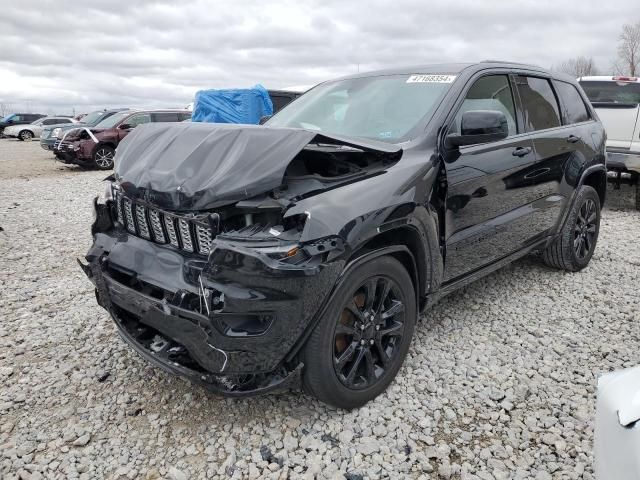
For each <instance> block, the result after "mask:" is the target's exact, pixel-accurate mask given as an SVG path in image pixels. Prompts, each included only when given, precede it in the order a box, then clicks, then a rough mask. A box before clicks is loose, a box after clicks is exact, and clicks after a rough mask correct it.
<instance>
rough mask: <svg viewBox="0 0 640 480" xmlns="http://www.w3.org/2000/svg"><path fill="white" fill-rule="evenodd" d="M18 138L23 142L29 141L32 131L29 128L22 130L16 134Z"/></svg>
mask: <svg viewBox="0 0 640 480" xmlns="http://www.w3.org/2000/svg"><path fill="white" fill-rule="evenodd" d="M18 138H19V139H20V140H22V141H23V142H29V141H31V139H32V138H33V132H31V131H29V130H22V131H21V132H20V133H19V134H18Z"/></svg>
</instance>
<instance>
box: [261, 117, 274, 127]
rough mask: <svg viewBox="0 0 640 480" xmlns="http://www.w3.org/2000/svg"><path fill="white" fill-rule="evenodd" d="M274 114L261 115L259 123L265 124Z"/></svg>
mask: <svg viewBox="0 0 640 480" xmlns="http://www.w3.org/2000/svg"><path fill="white" fill-rule="evenodd" d="M271 117H273V115H265V116H264V117H260V121H259V122H258V124H259V125H264V124H265V122H266V121H267V120H269V119H270V118H271Z"/></svg>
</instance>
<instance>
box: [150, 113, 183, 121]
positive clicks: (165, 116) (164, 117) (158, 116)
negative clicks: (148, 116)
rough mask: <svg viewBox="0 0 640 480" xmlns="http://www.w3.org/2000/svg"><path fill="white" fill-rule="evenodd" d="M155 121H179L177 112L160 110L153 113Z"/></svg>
mask: <svg viewBox="0 0 640 480" xmlns="http://www.w3.org/2000/svg"><path fill="white" fill-rule="evenodd" d="M153 121H154V122H177V121H178V113H177V112H158V113H154V114H153Z"/></svg>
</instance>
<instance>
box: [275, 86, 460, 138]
mask: <svg viewBox="0 0 640 480" xmlns="http://www.w3.org/2000/svg"><path fill="white" fill-rule="evenodd" d="M454 79H455V76H452V75H384V76H376V77H363V78H352V79H347V80H338V81H335V82H328V83H323V84H322V85H319V86H317V87H315V88H314V89H312V90H310V91H309V92H307V93H305V94H304V95H302V96H301V97H300V98H298V99H297V100H296V101H294V102H292V103H290V104H289V105H287V106H286V107H285V108H284V109H282V110H281V111H280V112H278V113H277V114H276V115H275V116H274V117H273V118H271V119H270V120H269V121H268V122H267V125H269V126H273V127H294V128H306V129H308V130H317V131H318V132H322V133H327V134H336V135H346V136H353V137H364V138H370V139H375V140H382V141H385V142H390V143H394V142H400V141H404V140H407V139H409V138H410V136H411V133H412V131H413V130H414V129H416V128H420V127H422V128H424V126H425V124H426V122H427V120H428V119H429V118H430V116H431V114H432V113H433V110H434V108H435V107H436V106H437V104H438V101H439V100H440V98H442V96H443V95H444V93H445V92H446V90H447V89H448V88H449V86H450V85H451V82H453V80H454Z"/></svg>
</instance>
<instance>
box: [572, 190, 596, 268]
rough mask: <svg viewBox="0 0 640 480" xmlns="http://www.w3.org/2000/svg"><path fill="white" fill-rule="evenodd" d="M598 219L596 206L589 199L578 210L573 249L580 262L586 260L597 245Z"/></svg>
mask: <svg viewBox="0 0 640 480" xmlns="http://www.w3.org/2000/svg"><path fill="white" fill-rule="evenodd" d="M597 219H598V214H597V211H596V204H595V202H594V201H593V200H592V199H590V198H587V199H586V200H585V201H584V202H583V203H582V205H581V206H580V209H579V210H578V216H577V218H576V225H575V228H574V233H573V249H574V251H575V253H576V258H578V259H579V260H584V259H585V258H586V257H587V255H588V254H589V253H591V250H592V249H593V247H594V246H595V244H596V242H595V239H596V220H597Z"/></svg>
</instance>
